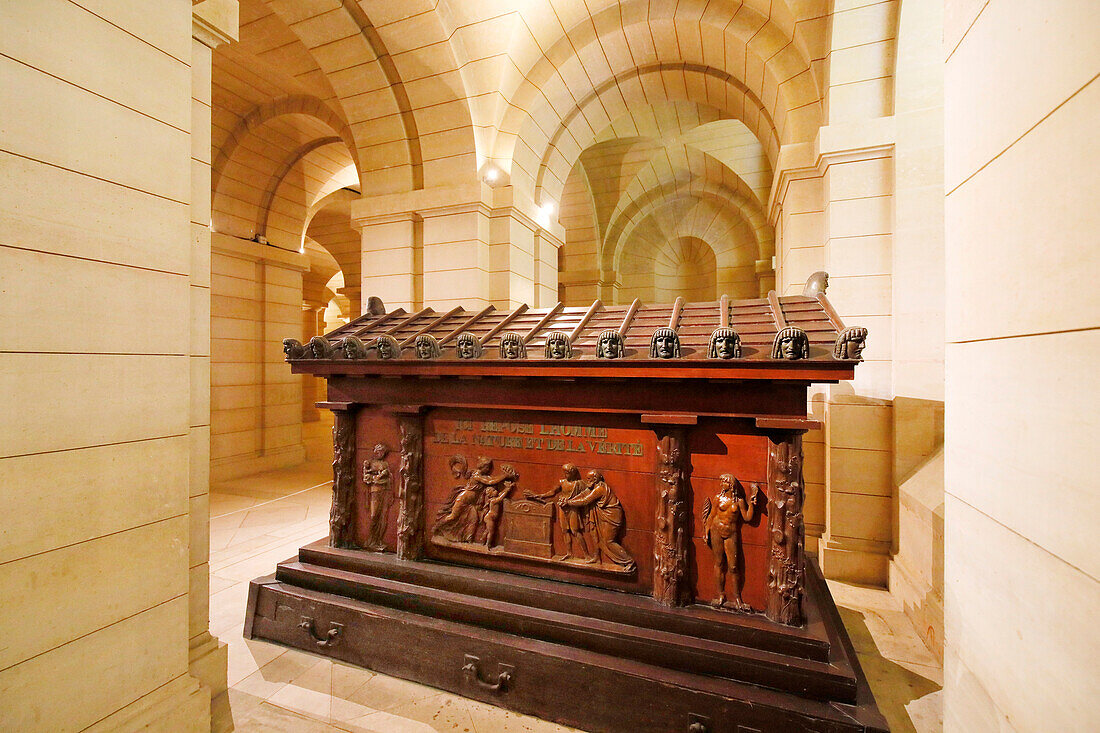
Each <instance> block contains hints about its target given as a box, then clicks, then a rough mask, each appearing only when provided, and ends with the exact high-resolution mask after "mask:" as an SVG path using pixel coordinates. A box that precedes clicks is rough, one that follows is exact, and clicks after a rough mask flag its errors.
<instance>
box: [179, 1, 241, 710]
mask: <svg viewBox="0 0 1100 733" xmlns="http://www.w3.org/2000/svg"><path fill="white" fill-rule="evenodd" d="M237 13H238V7H237V2H236V0H206V2H202V3H199V4H197V5H195V6H194V8H193V14H192V41H191V108H192V114H191V120H192V129H191V234H192V236H191V247H192V255H191V269H190V283H189V284H190V292H191V339H190V341H191V348H190V351H189V354H190V357H191V358H190V362H191V419H190V429H189V431H188V432H189V437H190V442H191V459H190V464H191V482H190V486H191V488H190V496H189V500H188V501H189V508H188V513H189V516H190V523H191V532H190V534H191V544H190V581H189V584H188V600H189V603H188V609H189V613H188V617H189V636H190V638H189V650H188V668H189V670H190V672H191V675H192V676H194V677H195V678H196V679H198V680H199V681H200V682H201V683H202V684H203V685H204V686H205V687H207V688H208V689H209V691H210V695H211V697H212V698H214V702H213V712H212V716H211V722H210V726H211V730H228V729H229V728H230V727H231V726H232V718H231V717H229V715H228V714H227V710H228V700H227V699H226V698H225V697H221V698H220V699H219V696H222V695H223V693H225V692H226V688H227V683H226V667H227V664H228V647H227V646H226V645H225V644H224V643H222V642H219V641H218V640H217V639H216V638H214V637H213V636H211V634H210V631H209V628H210V562H209V560H210V527H209V525H210V497H209V492H210V162H211V156H210V111H211V97H210V93H211V92H210V78H211V68H212V64H213V49H214V48H215V47H217V46H218V45H220V44H222V43H227V42H230V41H235V40H236V39H237Z"/></svg>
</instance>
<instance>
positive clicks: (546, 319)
mask: <svg viewBox="0 0 1100 733" xmlns="http://www.w3.org/2000/svg"><path fill="white" fill-rule="evenodd" d="M564 307H565V303H562V302H561V301H560V300H559V301H558V302H557V304H556V305H555V306H554V307H553V308H551V309H550V310H549V311H547V312H546V315H545V316H543V317H542V318H540V319H539V322H538V323H536V324H535V325H534V326H531V330H530V331H528V332H527V334H526V335H525V336H524V337H523V343H524V344H528V343H530V342H531V339H533V338H534V337H535V334H537V333H538V332H539V331H541V330H542V329H543V327H544V326H545V325H546V324H547V323H549V322H550V321H551V320H553V318H554V316H556V315H558V313H559V312H561V309H562V308H564Z"/></svg>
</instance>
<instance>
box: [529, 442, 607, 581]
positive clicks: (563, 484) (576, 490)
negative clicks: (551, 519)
mask: <svg viewBox="0 0 1100 733" xmlns="http://www.w3.org/2000/svg"><path fill="white" fill-rule="evenodd" d="M561 471H562V477H561V479H559V480H558V485H557V486H555V487H554V488H552V489H550V491H547V492H546V493H545V494H535V493H532V492H530V491H524V492H523V496H524V498H526V499H529V500H531V501H537V502H539V503H540V504H548V503H550V502H554V516H555V518H556V519H557V521H558V526H559V527H560V528H561V533H562V540H563V542H564V543H565V552H564V553H563V554H561V555H555V556H554V557H553V559H554V560H568V559H571V558H579V559H582V560H584V561H585V562H589V563H594V562H597V561H598V560H599V558H598V557H597V556H596V553H595V548H596V545H595V542H594V538H593V540H592V541H590V540H588V539H587V535H586V532H585V530H586V528H587V525H588V524H589V523H588V516H587V515H588V512H587V510H586V509H585V508H583V507H575V506H572V505H570V504H569V503H568V502H569V501H571V500H572V499H575V498H577V497H578V496H580V495H581V494H583V493H584V491H585V485H584V481H583V480H582V479H581V472H580V471H579V470H577V467H576V466H574V465H573V464H572V463H566V464H565V465H564V466H562V467H561Z"/></svg>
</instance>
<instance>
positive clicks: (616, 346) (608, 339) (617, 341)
mask: <svg viewBox="0 0 1100 733" xmlns="http://www.w3.org/2000/svg"><path fill="white" fill-rule="evenodd" d="M625 353H626V344H624V343H623V337H622V334H620V333H619V332H618V331H614V330H607V331H604V332H603V333H601V334H600V337H599V338H598V339H597V340H596V356H597V357H599V358H600V359H621V358H623V356H625Z"/></svg>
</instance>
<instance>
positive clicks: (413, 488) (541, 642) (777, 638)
mask: <svg viewBox="0 0 1100 733" xmlns="http://www.w3.org/2000/svg"><path fill="white" fill-rule="evenodd" d="M866 335H867V334H866V331H865V330H864V329H861V328H845V327H844V325H843V324H842V323H841V321H840V319H839V317H838V316H837V315H836V313H835V311H834V310H833V308H832V307H831V306H830V305H829V303H828V300H827V299H826V298H825V296H824V295H819V296H816V297H808V296H792V297H782V298H780V297H777V296H776V295H775V294H774V293H771V294H770V295H769V297H768V298H760V299H754V300H738V301H731V300H728V299H726V298H725V297H723V298H722V299H721V300H719V301H714V302H708V303H684V302H683V301H682V300H677V301H676V303H674V304H671V305H644V304H640V303H639V302H637V301H635V302H634V303H633V304H631V305H629V306H604V305H602V304H601V303H600V302H599V301H597V302H595V303H593V304H592V305H591V306H590V307H581V308H566V307H563V306H562V305H561V304H558V305H556V306H555V307H553V308H549V309H528V308H526V307H520V308H518V309H516V310H513V311H509V312H505V311H498V310H495V309H494V308H492V307H489V308H485V309H483V310H479V311H467V310H464V309H462V308H454V309H452V310H450V311H447V312H436V311H433V310H432V309H424V310H421V311H419V312H415V313H408V312H405V311H404V310H402V309H397V310H394V311H390V312H386V311H385V310H384V308H382V307H381V305H380V304H379V303H377V301H375V302H374V305H373V307H372V308H370V312H369V313H368V314H367V315H364V316H362V317H361V318H358V319H356V320H355V321H353V322H351V323H349V324H348V325H347V326H344V327H341V328H339V329H337V330H336V331H334V332H332V333H330V334H328V335H327V336H325V337H316V338H314V339H313V340H312V341H310V342H309V343H308V344H300V343H298V342H297V341H294V340H292V339H288V340H287V341H285V342H284V348H285V351H286V353H287V360H288V361H289V362H290V364H291V366H292V368H293V370H294V371H295V372H296V373H308V374H313V375H317V376H320V377H324V378H325V379H326V380H327V382H328V399H327V401H326V402H324V403H321V405H322V406H323V407H326V408H328V409H331V410H332V411H333V412H334V414H335V426H334V429H333V439H334V446H333V447H334V456H335V458H334V461H333V469H334V474H333V501H332V512H331V517H330V525H331V526H330V535H329V537H328V538H325V539H322V540H320V541H318V542H315V543H313V544H311V545H307V546H305V547H303V548H301V551H300V552H299V554H298V556H297V557H295V558H292V559H290V560H288V561H286V562H283V563H280V564H279V566H278V567H277V569H276V571H275V573H274V574H273V575H271V576H266V577H263V578H258V579H256V580H254V581H253V582H252V585H251V588H250V593H249V604H248V612H247V614H248V616H247V619H246V622H245V635H246V636H247V637H249V638H263V639H269V640H273V641H277V642H280V643H283V644H287V645H290V646H294V647H299V648H302V649H309V650H311V651H314V652H318V653H321V654H325V655H327V656H330V657H333V658H336V659H341V660H344V661H348V662H352V663H355V664H359V665H362V666H364V667H368V668H370V669H374V670H378V671H380V672H384V673H386V674H391V675H395V676H398V677H405V678H408V679H413V680H416V681H419V682H423V683H425V684H428V685H432V686H434V687H438V688H442V689H445V690H450V691H452V692H455V693H458V694H460V695H465V696H467V697H471V698H475V699H478V700H482V701H485V702H489V703H493V704H496V705H500V706H503V707H507V708H511V709H514V710H517V711H521V712H525V713H529V714H532V715H536V716H539V717H541V718H545V719H549V720H554V721H558V722H562V723H566V724H569V725H572V726H576V727H578V728H582V729H586V730H593V731H605V730H606V731H620V730H621V731H676V730H680V731H691V732H692V733H707V732H711V733H718V732H720V731H729V732H730V733H734V732H738V733H748V732H751V731H760V732H764V731H794V730H812V731H870V730H884V729H885V723H884V721H883V719H882V717H881V716H880V715H879V713H878V711H877V709H876V707H875V704H874V700H873V698H872V697H871V694H870V691H869V689H868V687H867V684H866V681H865V680H864V678H863V675H862V673H861V671H860V669H859V665H858V662H857V661H856V657H855V653H854V652H853V649H852V646H851V644H850V643H849V641H848V638H847V636H846V634H845V631H844V628H843V626H842V625H841V623H840V620H839V616H838V614H837V610H836V608H835V606H834V604H833V602H832V600H831V598H830V596H829V593H828V590H827V588H826V586H825V583H824V581H823V579H822V577H821V574H820V571H819V570H818V568H817V566H816V564H815V562H814V561H813V560H812V559H811V558H807V557H806V556H805V554H804V530H803V521H802V502H803V483H802V434H803V433H804V432H805V431H806V430H807V429H809V428H811V427H813V422H812V421H810V420H808V419H807V416H806V404H807V401H806V400H807V388H808V387H809V385H811V384H813V383H821V382H837V381H839V380H843V379H849V378H851V377H852V376H853V373H854V369H855V367H856V365H857V363H858V361H859V360H860V351H861V350H862V347H863V341H864V339H865V337H866Z"/></svg>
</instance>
